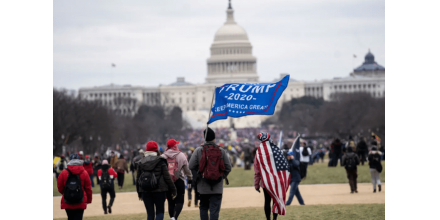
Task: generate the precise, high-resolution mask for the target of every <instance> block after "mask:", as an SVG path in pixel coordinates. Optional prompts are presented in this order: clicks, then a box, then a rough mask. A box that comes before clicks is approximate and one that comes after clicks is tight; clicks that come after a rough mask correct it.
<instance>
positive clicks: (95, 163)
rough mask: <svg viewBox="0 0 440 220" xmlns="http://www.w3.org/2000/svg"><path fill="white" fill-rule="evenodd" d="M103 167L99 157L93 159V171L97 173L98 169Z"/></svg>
mask: <svg viewBox="0 0 440 220" xmlns="http://www.w3.org/2000/svg"><path fill="white" fill-rule="evenodd" d="M99 169H101V160H99V159H97V160H94V161H93V173H94V174H95V175H96V174H97V173H98V170H99Z"/></svg>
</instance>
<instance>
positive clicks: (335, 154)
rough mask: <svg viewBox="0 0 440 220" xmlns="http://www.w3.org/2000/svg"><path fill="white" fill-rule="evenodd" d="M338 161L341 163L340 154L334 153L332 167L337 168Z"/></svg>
mask: <svg viewBox="0 0 440 220" xmlns="http://www.w3.org/2000/svg"><path fill="white" fill-rule="evenodd" d="M338 160H340V161H342V153H341V152H335V153H333V166H335V167H336V166H338Z"/></svg>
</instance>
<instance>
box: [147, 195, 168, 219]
mask: <svg viewBox="0 0 440 220" xmlns="http://www.w3.org/2000/svg"><path fill="white" fill-rule="evenodd" d="M166 196H167V193H166V192H156V193H147V192H144V193H142V200H144V205H145V209H146V210H147V220H155V218H154V217H156V220H163V216H164V212H165V198H166ZM155 208H156V209H155Z"/></svg>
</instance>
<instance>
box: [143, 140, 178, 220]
mask: <svg viewBox="0 0 440 220" xmlns="http://www.w3.org/2000/svg"><path fill="white" fill-rule="evenodd" d="M144 155H145V157H144V158H142V159H141V160H140V161H139V163H138V170H137V174H136V183H137V184H136V192H137V193H138V198H139V200H140V201H143V202H144V205H145V209H146V210H147V220H154V219H156V220H162V219H163V218H164V212H165V199H166V194H167V192H168V191H170V192H171V195H172V197H173V199H174V198H175V197H176V195H177V190H176V187H175V186H174V183H173V180H171V176H170V173H169V172H168V167H167V161H166V159H165V158H163V157H161V156H160V151H159V147H158V145H157V143H156V142H155V141H149V142H148V143H147V145H146V148H145V153H144ZM152 180H154V181H152Z"/></svg>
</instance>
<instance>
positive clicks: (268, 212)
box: [263, 188, 278, 220]
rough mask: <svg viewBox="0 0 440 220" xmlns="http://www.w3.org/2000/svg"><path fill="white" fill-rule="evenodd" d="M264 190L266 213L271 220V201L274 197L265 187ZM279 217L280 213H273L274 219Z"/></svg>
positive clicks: (268, 219)
mask: <svg viewBox="0 0 440 220" xmlns="http://www.w3.org/2000/svg"><path fill="white" fill-rule="evenodd" d="M263 192H264V214H266V219H267V220H270V213H271V211H270V209H271V206H270V201H271V200H272V197H270V193H269V192H267V190H266V189H264V188H263ZM273 204H274V203H272V206H273ZM277 217H278V214H276V213H273V219H277Z"/></svg>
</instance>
